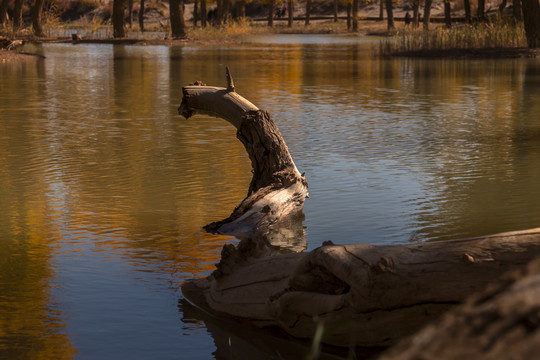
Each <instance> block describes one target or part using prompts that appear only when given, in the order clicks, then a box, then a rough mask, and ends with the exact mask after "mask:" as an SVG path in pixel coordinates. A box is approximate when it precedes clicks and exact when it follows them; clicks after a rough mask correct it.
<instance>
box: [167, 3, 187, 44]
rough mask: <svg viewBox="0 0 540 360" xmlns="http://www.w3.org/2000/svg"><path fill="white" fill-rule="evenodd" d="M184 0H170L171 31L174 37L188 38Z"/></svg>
mask: <svg viewBox="0 0 540 360" xmlns="http://www.w3.org/2000/svg"><path fill="white" fill-rule="evenodd" d="M183 6H184V1H183V0H169V12H170V18H171V33H172V37H173V39H185V38H186V26H185V22H184V9H183Z"/></svg>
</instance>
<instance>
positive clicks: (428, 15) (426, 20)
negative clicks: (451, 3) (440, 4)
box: [424, 0, 433, 31]
mask: <svg viewBox="0 0 540 360" xmlns="http://www.w3.org/2000/svg"><path fill="white" fill-rule="evenodd" d="M432 3H433V1H432V0H426V4H425V5H424V30H426V31H427V30H429V22H430V19H431V4H432Z"/></svg>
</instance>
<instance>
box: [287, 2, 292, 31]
mask: <svg viewBox="0 0 540 360" xmlns="http://www.w3.org/2000/svg"><path fill="white" fill-rule="evenodd" d="M287 15H288V16H289V20H288V22H287V26H288V27H292V26H293V21H294V0H289V7H288V9H287Z"/></svg>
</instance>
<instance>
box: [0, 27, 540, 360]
mask: <svg viewBox="0 0 540 360" xmlns="http://www.w3.org/2000/svg"><path fill="white" fill-rule="evenodd" d="M372 44H373V40H372V39H369V40H363V39H358V38H350V37H345V38H343V37H328V36H307V37H297V36H291V37H287V36H282V37H271V38H269V37H262V38H258V39H253V40H252V42H250V43H246V44H244V45H231V46H226V47H225V46H223V47H221V46H216V47H191V46H185V47H173V48H168V47H159V46H112V45H71V44H50V45H43V46H34V47H27V48H26V50H27V51H35V52H39V53H42V54H44V55H45V56H46V59H45V60H42V61H38V62H35V63H33V62H31V63H28V64H14V65H3V66H1V67H0V358H9V359H38V358H41V359H60V358H77V359H119V358H129V359H150V358H152V359H211V358H218V359H228V358H234V359H242V358H263V355H262V354H263V353H264V352H265V351H267V350H265V349H264V343H265V341H264V339H263V340H262V341H261V340H260V339H258V341H257V339H251V341H246V339H245V338H241V337H235V335H234V334H233V335H231V333H230V332H227V331H225V332H224V330H223V328H222V327H220V326H219V325H216V324H215V323H211V322H204V321H202V319H203V318H204V317H203V316H202V315H201V314H198V313H197V312H196V311H194V309H193V308H191V307H189V306H187V305H186V304H185V303H184V302H183V301H182V295H181V293H180V291H179V285H180V284H181V283H182V282H183V281H184V279H186V278H191V277H195V276H200V275H204V274H208V273H209V272H210V271H211V270H212V269H213V268H214V263H216V262H217V260H218V259H219V252H220V250H221V247H222V245H223V244H224V243H226V242H231V241H235V240H234V239H233V238H230V237H225V236H217V235H209V234H206V233H205V232H204V231H203V230H202V229H201V227H202V226H203V225H205V224H207V223H209V222H211V221H214V220H219V219H221V218H224V217H226V216H227V215H228V214H229V213H230V212H231V211H232V209H233V208H234V206H235V205H236V204H237V203H238V202H239V201H240V200H241V199H242V198H243V196H244V195H245V193H246V191H247V187H248V184H249V181H250V178H251V173H250V164H249V160H248V158H247V155H246V154H245V151H244V150H243V148H242V145H241V144H240V143H239V141H237V140H236V139H235V131H234V129H233V128H232V126H230V125H229V124H228V123H226V122H225V121H223V120H218V119H213V118H209V117H202V116H201V117H194V118H192V119H189V120H185V119H181V118H180V117H179V116H178V115H177V112H176V108H177V107H178V105H179V103H180V97H181V87H182V86H183V85H186V84H189V83H190V82H193V81H195V80H202V81H204V82H206V83H207V84H212V85H221V86H223V85H225V78H224V66H225V65H227V66H229V67H230V68H231V71H232V73H233V75H234V77H235V83H236V88H237V91H238V92H239V93H240V94H242V95H244V96H246V97H247V98H249V100H251V101H252V102H253V103H255V104H256V105H258V106H259V107H260V108H263V109H265V110H268V111H270V112H271V113H272V114H273V116H274V118H275V120H276V122H277V123H278V125H279V127H280V129H281V131H282V133H283V135H284V137H285V139H286V141H287V143H288V145H289V148H290V150H291V153H292V155H293V157H294V159H295V161H296V163H297V166H298V168H299V169H300V171H302V172H304V171H305V172H306V176H307V179H308V182H309V185H310V195H311V198H310V199H308V200H307V202H306V204H305V214H306V220H305V222H304V226H305V227H306V235H307V241H308V245H307V246H308V249H313V248H315V247H317V246H319V245H320V244H321V243H322V242H323V241H325V240H332V241H334V242H335V243H372V244H404V243H408V242H418V241H434V240H443V239H452V238H460V237H468V236H475V235H483V234H489V233H496V232H500V231H510V230H518V229H525V228H530V227H537V226H540V187H539V186H538V184H539V182H540V121H539V120H538V114H539V113H540V102H539V101H538V98H539V96H540V63H539V61H538V60H527V59H520V60H481V61H480V60H474V61H465V60H457V61H449V60H429V61H425V60H411V59H390V60H379V59H376V58H373V57H372V50H371V46H372ZM223 334H225V335H223ZM229 336H231V338H229ZM229 342H232V343H233V346H229ZM241 342H244V343H243V344H242V346H241V347H240V349H241V350H238V348H236V347H235V346H234V345H235V344H236V343H241ZM257 342H258V344H257V345H253V343H257ZM261 344H262V345H261ZM268 351H269V350H268ZM270 352H271V351H270ZM267 358H270V355H268V356H267Z"/></svg>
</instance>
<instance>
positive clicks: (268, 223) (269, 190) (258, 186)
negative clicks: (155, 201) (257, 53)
mask: <svg viewBox="0 0 540 360" xmlns="http://www.w3.org/2000/svg"><path fill="white" fill-rule="evenodd" d="M228 80H229V84H228V87H227V88H226V89H225V88H218V87H211V86H204V85H200V84H202V83H200V82H197V83H196V84H197V85H190V86H185V87H184V88H183V98H182V104H181V105H180V108H179V113H180V114H181V115H182V116H184V117H185V118H189V117H191V116H193V115H194V114H197V113H202V114H207V115H211V116H216V117H220V118H223V119H225V120H227V121H228V122H230V123H231V124H232V125H233V126H234V127H235V128H236V129H237V134H236V136H237V138H238V139H239V140H240V141H241V142H242V144H243V145H244V147H245V148H246V151H247V153H248V155H249V158H250V160H251V165H252V167H253V178H252V180H251V183H250V185H249V190H248V194H247V197H246V198H245V199H244V200H243V201H242V202H241V203H240V205H238V206H237V207H236V209H235V210H234V211H233V213H232V214H231V215H230V216H229V217H228V218H227V219H224V220H222V221H219V222H215V223H212V224H209V225H207V226H206V227H205V229H206V230H207V231H210V232H218V233H222V234H231V235H235V236H237V237H239V238H242V237H246V236H255V235H257V234H262V233H264V234H266V233H268V232H269V231H270V230H276V231H277V229H278V228H279V227H280V225H281V224H282V223H286V222H288V221H290V220H292V219H297V218H298V217H302V216H303V212H302V208H303V205H304V200H305V198H306V197H307V196H308V193H307V182H306V180H305V178H304V176H303V175H301V174H300V172H299V171H298V169H297V168H296V165H295V164H294V162H293V160H292V157H291V155H290V153H289V149H288V148H287V145H286V144H285V141H284V140H283V137H282V135H281V133H280V131H279V129H278V127H277V125H276V124H275V122H274V120H273V119H272V117H271V116H270V114H268V113H267V112H265V111H262V110H259V109H258V108H257V107H256V106H255V105H253V104H252V103H251V102H249V101H248V100H246V99H245V98H243V97H241V96H240V95H238V94H237V93H236V92H235V91H234V84H233V82H232V78H231V77H230V76H229V77H228Z"/></svg>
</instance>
